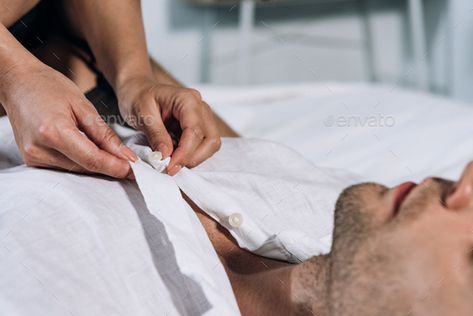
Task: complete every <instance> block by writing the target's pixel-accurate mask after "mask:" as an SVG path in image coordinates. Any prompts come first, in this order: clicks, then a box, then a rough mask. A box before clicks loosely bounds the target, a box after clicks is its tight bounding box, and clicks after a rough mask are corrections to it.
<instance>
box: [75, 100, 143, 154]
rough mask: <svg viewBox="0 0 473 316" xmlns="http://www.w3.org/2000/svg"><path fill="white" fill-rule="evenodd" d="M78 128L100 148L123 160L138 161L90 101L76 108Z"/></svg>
mask: <svg viewBox="0 0 473 316" xmlns="http://www.w3.org/2000/svg"><path fill="white" fill-rule="evenodd" d="M74 112H75V113H74V114H75V117H76V119H77V123H78V127H79V129H80V130H82V131H83V132H84V133H85V134H86V135H87V136H88V137H89V139H90V140H91V141H93V142H94V143H95V144H96V145H97V146H98V147H99V148H101V149H103V150H105V151H107V152H109V153H110V154H112V155H115V156H116V157H119V158H122V159H123V160H130V161H136V160H137V159H138V157H137V156H136V155H135V153H134V152H133V151H132V150H131V149H130V148H128V147H127V146H125V145H124V144H123V143H122V141H121V140H120V138H119V137H118V136H117V134H115V132H114V131H113V130H112V129H111V128H110V127H109V126H108V125H107V123H105V121H104V120H103V119H102V118H101V117H100V115H99V114H98V113H97V110H96V109H95V108H94V107H93V105H92V104H90V103H88V101H84V103H83V104H81V106H78V107H75V108H74Z"/></svg>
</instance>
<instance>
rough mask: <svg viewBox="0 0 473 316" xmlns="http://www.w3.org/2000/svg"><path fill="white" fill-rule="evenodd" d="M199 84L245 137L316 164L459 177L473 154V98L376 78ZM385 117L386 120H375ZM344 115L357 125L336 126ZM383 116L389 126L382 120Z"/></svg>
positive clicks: (401, 177)
mask: <svg viewBox="0 0 473 316" xmlns="http://www.w3.org/2000/svg"><path fill="white" fill-rule="evenodd" d="M200 88H201V90H202V91H203V95H204V97H205V98H206V100H207V101H208V102H209V103H210V104H211V105H212V106H213V107H214V108H215V110H216V112H217V113H218V114H219V115H221V116H222V117H223V118H224V119H225V120H226V121H227V122H229V123H230V125H231V126H232V127H234V128H235V129H236V130H237V131H238V132H240V133H241V134H242V135H244V136H249V137H258V138H263V139H270V140H274V141H278V142H281V143H283V144H286V145H288V146H290V147H292V148H294V149H296V150H297V151H298V152H300V153H301V154H302V155H303V156H305V157H306V158H308V159H309V160H311V161H312V162H313V163H315V164H316V165H317V166H328V167H333V168H342V169H348V170H350V171H352V172H355V173H357V174H359V175H362V176H363V177H364V178H366V179H367V180H372V181H377V182H381V183H385V184H388V185H395V184H398V183H400V182H403V181H406V180H414V181H420V180H421V179H423V178H425V177H427V176H430V175H437V176H443V177H446V178H452V179H456V178H457V177H458V176H459V174H460V173H461V171H462V169H463V167H464V166H465V164H466V163H467V162H468V161H469V160H472V159H473V138H472V137H471V135H472V133H473V106H472V105H471V104H467V103H462V102H457V101H453V100H450V99H447V98H443V97H438V96H432V95H429V94H425V93H419V92H414V91H408V90H403V89H399V88H394V87H390V86H377V85H370V84H340V83H331V82H328V83H315V84H299V85H290V86H268V87H264V88H225V87H205V86H203V87H200ZM379 115H382V116H383V117H384V119H378V122H380V124H377V126H374V127H372V126H370V124H369V123H370V122H372V120H371V119H372V118H373V117H378V116H379ZM344 118H345V119H350V118H355V119H357V120H358V123H355V122H353V119H352V121H351V126H348V124H345V125H344V126H343V124H338V126H337V124H336V120H337V119H340V120H342V122H343V119H344ZM363 120H364V122H365V125H364V126H362V125H363ZM375 121H376V120H375ZM393 121H394V124H392V123H393ZM383 122H384V123H387V124H385V125H389V126H384V127H382V126H379V125H381V123H383ZM357 124H358V125H357ZM371 125H372V124H371Z"/></svg>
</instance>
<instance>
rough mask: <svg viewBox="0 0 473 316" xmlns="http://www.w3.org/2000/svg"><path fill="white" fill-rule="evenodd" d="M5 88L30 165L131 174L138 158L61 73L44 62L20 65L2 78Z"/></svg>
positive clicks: (13, 122)
mask: <svg viewBox="0 0 473 316" xmlns="http://www.w3.org/2000/svg"><path fill="white" fill-rule="evenodd" d="M0 90H1V91H2V96H1V100H0V101H1V102H2V103H3V105H4V106H5V108H6V111H7V115H8V118H9V119H10V122H11V125H12V127H13V132H14V135H15V139H16V142H17V144H18V147H19V149H20V152H21V154H22V156H23V159H24V161H25V163H26V164H27V165H29V166H38V167H48V168H56V169H65V170H68V171H74V172H87V173H100V174H104V175H108V176H111V177H116V178H125V177H127V176H128V175H129V173H130V166H129V164H128V160H135V159H136V156H135V154H134V153H133V152H132V151H131V150H130V149H129V148H128V147H126V146H124V145H123V144H122V142H121V141H120V139H119V138H118V136H117V135H116V134H115V133H114V132H113V131H112V130H111V129H110V127H108V125H107V124H106V123H105V122H104V121H103V120H102V119H101V117H100V116H99V114H98V113H97V111H96V110H95V108H94V106H93V105H92V104H91V103H89V101H88V100H87V99H86V98H85V96H84V95H83V94H82V93H81V92H80V91H79V89H78V88H77V87H76V86H75V85H74V84H73V83H72V82H71V81H70V80H69V79H67V78H66V77H64V76H63V75H62V74H60V73H59V72H57V71H55V70H53V69H51V68H49V67H47V66H45V65H42V64H39V63H37V64H34V65H28V66H26V65H22V66H18V67H16V68H13V69H11V70H10V71H9V72H8V73H7V74H5V75H4V76H3V78H2V80H1V87H0Z"/></svg>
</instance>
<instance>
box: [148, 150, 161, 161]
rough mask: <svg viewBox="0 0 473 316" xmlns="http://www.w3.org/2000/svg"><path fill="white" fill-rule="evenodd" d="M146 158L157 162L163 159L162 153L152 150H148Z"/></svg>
mask: <svg viewBox="0 0 473 316" xmlns="http://www.w3.org/2000/svg"><path fill="white" fill-rule="evenodd" d="M146 158H148V160H149V161H150V162H151V161H152V162H158V161H161V159H163V155H162V154H161V153H160V152H159V151H153V152H150V153H149V154H148V156H147V157H146Z"/></svg>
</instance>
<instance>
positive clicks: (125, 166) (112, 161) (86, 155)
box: [46, 127, 131, 178]
mask: <svg viewBox="0 0 473 316" xmlns="http://www.w3.org/2000/svg"><path fill="white" fill-rule="evenodd" d="M46 145H48V147H51V148H54V149H55V150H57V151H59V152H60V153H62V154H63V155H65V156H66V157H67V158H69V159H70V160H71V161H73V162H75V163H76V164H78V165H79V166H81V167H82V168H83V169H85V170H87V171H89V172H92V173H101V174H104V175H108V176H110V177H114V178H126V177H127V176H128V175H129V173H130V172H131V168H130V165H129V163H128V161H126V160H123V159H120V158H117V157H115V156H114V155H112V154H110V153H108V152H106V151H104V150H102V149H100V148H98V147H97V146H96V145H95V144H94V143H93V142H92V141H91V140H90V139H88V138H87V136H85V135H84V134H82V133H81V132H80V131H79V130H78V129H77V128H75V127H66V128H63V129H62V130H61V132H60V133H58V134H57V135H56V137H55V139H54V140H52V139H51V140H49V141H48V142H47V143H46Z"/></svg>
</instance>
